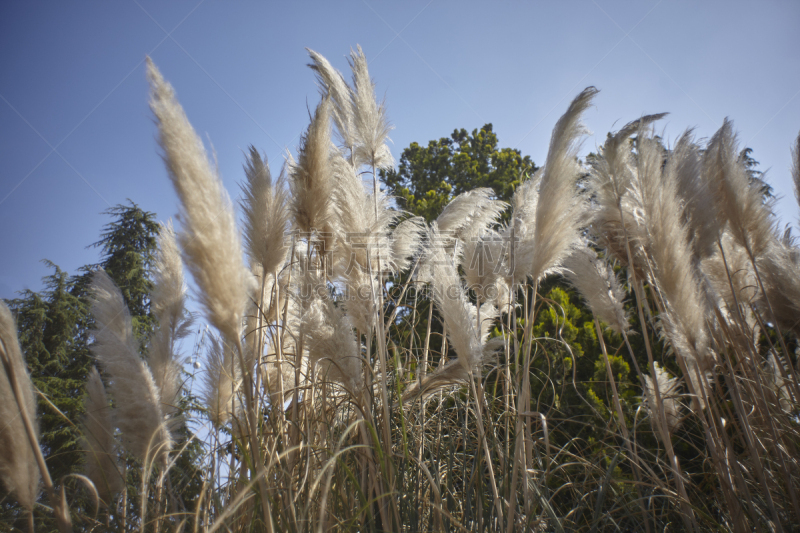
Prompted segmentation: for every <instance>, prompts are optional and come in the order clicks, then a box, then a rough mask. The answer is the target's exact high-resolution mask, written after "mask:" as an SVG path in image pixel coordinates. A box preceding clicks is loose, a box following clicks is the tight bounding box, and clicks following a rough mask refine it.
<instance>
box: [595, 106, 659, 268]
mask: <svg viewBox="0 0 800 533" xmlns="http://www.w3.org/2000/svg"><path fill="white" fill-rule="evenodd" d="M666 115H667V113H659V114H656V115H646V116H643V117H641V118H639V119H637V120H634V121H632V122H630V123H628V124H626V125H625V126H624V127H623V128H622V129H621V130H619V131H618V132H617V133H616V134H614V135H610V134H609V136H608V138H607V139H606V142H605V144H603V147H602V148H601V149H600V150H599V152H600V153H599V155H597V156H595V157H593V158H591V159H590V169H591V172H590V173H589V181H588V187H589V190H590V191H591V194H592V197H593V198H594V201H595V204H596V208H595V209H594V210H593V213H592V215H593V222H592V225H593V226H594V237H595V239H596V240H597V242H598V243H599V244H600V245H601V246H602V247H603V248H605V249H606V250H607V251H608V252H609V253H610V254H611V255H612V256H613V257H614V259H616V260H617V261H618V262H619V263H620V264H622V265H625V266H628V253H627V250H626V246H625V236H626V234H627V236H628V239H630V240H634V239H635V238H636V237H637V236H636V234H635V228H636V226H635V224H634V223H633V218H634V217H633V208H632V206H631V205H630V187H631V183H632V182H633V179H634V173H635V171H636V168H635V162H634V160H633V154H632V151H631V143H630V137H631V136H632V135H633V134H635V133H636V132H637V131H639V128H641V127H644V126H647V125H649V124H651V123H653V122H655V121H657V120H660V119H661V118H663V117H664V116H666ZM620 210H622V215H620ZM621 217H622V218H621ZM623 222H624V226H623ZM631 251H632V253H633V255H634V261H635V262H637V265H636V267H637V271H638V272H639V273H640V274H641V270H642V269H641V265H638V263H639V262H641V260H640V261H637V257H636V256H637V254H636V253H635V248H634V249H632V250H631ZM640 259H641V258H640Z"/></svg>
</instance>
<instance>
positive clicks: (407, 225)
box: [390, 217, 425, 273]
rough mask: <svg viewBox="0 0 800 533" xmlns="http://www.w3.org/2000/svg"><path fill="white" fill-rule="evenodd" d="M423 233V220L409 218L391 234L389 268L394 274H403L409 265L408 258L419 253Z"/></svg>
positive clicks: (420, 218)
mask: <svg viewBox="0 0 800 533" xmlns="http://www.w3.org/2000/svg"><path fill="white" fill-rule="evenodd" d="M424 233H425V219H424V218H422V217H411V218H407V219H406V220H404V221H402V222H400V223H399V224H398V225H397V227H396V228H395V229H394V231H393V232H392V250H391V262H390V268H391V269H392V271H394V272H395V273H399V272H403V271H405V270H407V269H408V267H409V266H410V265H411V261H410V258H412V257H415V256H416V255H417V253H418V252H419V247H420V243H421V242H422V236H423V235H424Z"/></svg>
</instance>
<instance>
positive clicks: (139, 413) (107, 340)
mask: <svg viewBox="0 0 800 533" xmlns="http://www.w3.org/2000/svg"><path fill="white" fill-rule="evenodd" d="M92 315H93V316H94V319H95V324H96V326H95V327H96V331H95V334H94V336H95V342H94V344H93V345H92V355H93V356H94V357H95V358H96V359H97V361H98V362H99V363H100V366H101V367H102V369H103V372H104V373H105V374H106V375H107V376H108V379H109V385H108V389H109V392H110V393H111V397H112V398H113V399H114V403H115V405H116V425H117V427H118V428H119V430H120V433H121V435H122V442H123V444H124V446H125V449H126V450H127V451H128V452H130V453H131V454H132V455H133V456H134V457H136V458H137V459H139V460H140V461H142V462H148V461H153V462H163V461H166V454H167V453H169V452H170V450H171V449H172V446H173V441H172V437H171V436H170V432H169V430H168V428H167V425H166V424H165V420H164V413H163V411H162V409H161V397H160V395H159V391H158V386H157V385H156V382H155V380H154V379H153V374H152V373H151V372H150V369H149V368H148V366H147V365H146V364H145V362H144V361H143V360H142V358H141V356H140V355H139V343H138V341H137V340H136V338H135V337H134V335H133V329H132V327H131V317H130V314H129V313H128V308H127V306H126V305H125V300H124V299H123V297H122V293H120V291H119V289H118V288H117V287H116V286H115V285H114V282H113V281H112V280H111V278H110V277H108V274H106V273H105V272H103V271H99V272H95V273H94V275H93V276H92Z"/></svg>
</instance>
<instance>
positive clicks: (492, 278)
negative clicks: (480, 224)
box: [460, 230, 508, 304]
mask: <svg viewBox="0 0 800 533" xmlns="http://www.w3.org/2000/svg"><path fill="white" fill-rule="evenodd" d="M506 248H507V245H506V242H505V241H504V239H503V237H502V235H500V234H499V233H498V232H496V231H494V230H490V231H487V232H486V233H484V234H482V235H473V236H470V237H469V238H467V240H466V242H465V243H464V247H463V249H462V250H461V257H460V264H461V267H462V269H463V270H464V281H466V283H467V288H468V289H471V290H473V291H474V292H475V297H476V298H477V301H478V303H479V304H480V303H484V302H495V303H501V302H505V301H507V300H508V294H507V291H506V287H507V285H506V284H505V283H504V281H505V280H504V276H505V274H506V266H505V261H506V258H505V253H506Z"/></svg>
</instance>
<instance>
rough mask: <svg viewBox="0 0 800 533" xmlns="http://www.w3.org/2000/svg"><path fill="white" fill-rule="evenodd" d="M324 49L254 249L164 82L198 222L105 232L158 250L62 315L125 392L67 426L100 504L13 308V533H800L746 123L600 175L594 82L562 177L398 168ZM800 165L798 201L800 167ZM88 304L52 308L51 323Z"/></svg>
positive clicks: (248, 223)
mask: <svg viewBox="0 0 800 533" xmlns="http://www.w3.org/2000/svg"><path fill="white" fill-rule="evenodd" d="M310 54H311V58H312V61H313V64H312V68H313V69H314V71H315V73H316V74H317V77H318V81H319V82H320V86H321V87H322V88H323V94H322V98H321V101H320V102H319V104H318V105H317V107H316V109H315V111H314V113H313V116H312V118H311V124H310V125H309V127H308V129H307V131H306V132H305V134H304V136H303V137H302V140H301V143H300V146H299V148H298V153H297V157H296V159H294V158H289V160H288V161H287V163H286V165H285V167H284V169H283V171H282V172H281V173H280V175H279V177H278V178H277V179H273V176H272V174H271V171H270V168H269V165H268V163H267V161H266V160H265V159H264V158H263V157H262V156H261V155H260V154H259V152H258V150H256V149H255V148H252V149H251V150H250V151H249V153H248V156H247V160H246V162H245V166H244V171H245V178H246V179H245V181H244V182H243V184H242V190H243V201H242V205H241V207H242V211H243V215H244V216H243V219H244V227H243V228H242V230H241V237H240V230H239V229H238V228H237V227H236V224H235V220H236V217H235V214H234V210H233V206H232V205H231V203H230V200H229V199H228V196H227V193H226V192H225V190H224V189H223V187H222V184H221V181H220V179H219V177H218V176H217V174H216V170H215V168H216V167H215V165H214V164H213V162H211V161H210V160H209V158H208V156H207V154H206V152H205V149H204V146H203V143H202V141H200V139H199V138H198V136H197V135H196V133H195V132H194V130H193V129H192V127H191V125H190V123H189V121H188V118H187V117H186V115H185V114H184V112H183V109H182V108H181V107H180V104H179V103H178V101H177V100H176V98H175V94H174V91H173V89H172V87H171V86H170V85H169V84H168V83H167V82H166V81H164V79H163V78H162V76H161V74H160V73H159V71H158V70H157V69H156V67H155V66H154V65H153V64H152V63H150V62H148V76H149V79H150V84H151V109H152V111H153V113H154V115H155V118H156V122H157V125H158V130H159V142H160V145H161V148H162V150H163V155H164V160H165V163H166V168H167V172H168V176H169V178H170V181H171V183H172V184H173V186H174V188H175V190H176V192H177V195H178V197H179V199H180V203H181V205H180V210H181V213H180V220H181V227H180V228H179V230H178V231H173V230H172V228H171V227H170V226H166V227H164V228H162V229H161V231H160V233H159V236H158V241H157V253H155V255H144V254H143V253H142V252H141V250H142V249H147V250H151V251H152V250H153V248H152V241H151V240H148V239H135V238H133V237H131V235H134V234H135V235H139V233H137V232H136V231H134V232H133V233H125V232H123V231H122V229H121V228H122V227H127V226H125V224H121V226H120V228H115V227H109V228H107V230H106V233H105V234H104V239H108V238H109V236H110V235H120V236H121V239H122V243H129V244H123V245H122V246H119V247H116V246H108V245H107V244H104V245H103V249H104V250H105V251H106V254H107V256H108V257H114V258H115V260H114V261H113V265H112V263H111V262H109V264H108V265H104V268H103V269H98V270H97V271H96V272H94V273H92V274H91V276H90V277H88V278H85V279H86V283H85V284H84V285H82V287H84V289H83V290H85V291H86V292H84V293H81V294H83V295H85V296H84V299H83V300H81V299H80V298H78V299H77V300H75V302H74V303H72V304H70V305H71V306H72V307H70V305H67V304H59V306H58V309H65V310H67V311H69V310H71V309H75V311H69V312H73V313H74V316H73V315H68V314H67V311H61V315H60V316H65V317H67V316H69V317H71V320H70V321H66V322H64V324H65V325H64V327H65V328H66V330H65V331H67V333H63V334H59V335H62V337H63V338H69V339H80V342H77V341H74V340H73V341H70V342H73V344H74V346H72V345H70V348H69V350H79V352H80V353H81V354H83V355H82V357H85V358H86V357H88V355H86V354H87V353H88V354H91V357H92V358H93V360H94V361H96V363H97V370H99V372H98V371H95V370H89V368H90V365H89V363H88V362H87V363H86V365H85V366H83V367H81V368H82V370H81V372H83V373H82V374H80V375H79V376H78V377H77V378H74V379H75V380H76V381H75V383H74V385H73V386H74V387H75V388H76V390H83V389H84V387H85V390H86V391H87V392H86V395H85V396H83V397H82V398H81V400H82V406H76V407H75V408H74V409H73V410H72V411H70V412H69V414H66V413H65V415H64V416H63V417H62V418H61V420H65V421H68V422H69V423H70V424H69V427H70V429H69V431H70V432H71V433H70V435H72V437H71V438H72V441H75V442H80V443H81V444H79V445H78V447H77V448H73V449H74V450H78V449H80V451H81V452H83V456H84V458H83V462H82V467H81V469H82V470H81V471H82V472H83V473H84V474H85V476H86V477H85V478H81V479H82V480H83V479H85V480H86V485H87V486H89V487H90V488H91V489H92V490H86V489H84V488H81V487H79V485H78V484H75V483H73V482H72V481H71V480H72V479H73V478H74V476H73V477H69V476H66V475H65V473H64V472H67V471H64V472H62V471H59V470H58V469H57V466H56V463H54V462H53V461H52V456H53V453H54V451H53V450H55V448H53V446H54V445H53V444H48V442H55V441H47V440H46V438H47V437H46V435H48V434H49V433H48V432H46V431H45V432H43V433H42V436H43V437H42V441H41V442H42V447H41V448H40V446H38V445H37V442H36V431H35V426H36V424H37V423H42V424H43V427H44V424H46V423H47V420H48V419H47V418H46V416H45V415H44V414H43V413H44V412H45V406H40V407H39V413H40V416H39V417H38V418H37V417H36V416H35V410H36V409H35V408H34V407H33V400H32V398H33V391H34V390H35V389H37V390H39V391H41V392H42V396H43V397H49V396H51V395H52V396H55V393H53V392H48V391H50V390H51V389H46V382H44V381H37V380H42V379H43V376H46V374H47V372H48V370H47V361H48V359H47V358H46V357H44V356H42V355H37V354H41V353H44V352H42V351H41V349H40V348H39V345H40V344H42V343H43V342H44V341H42V342H38V341H36V342H34V340H35V339H37V338H38V337H36V336H35V335H34V333H32V332H36V331H39V330H37V329H36V327H37V326H36V324H38V322H36V320H37V316H39V315H37V313H34V312H27V311H26V309H27V308H26V307H24V306H22V305H21V304H15V305H14V306H13V307H14V308H15V310H16V311H17V318H16V320H17V324H16V326H15V324H14V322H13V320H14V319H13V318H12V317H11V314H10V313H9V312H8V311H7V309H6V308H5V306H2V307H1V308H0V311H2V313H0V339H2V345H0V347H2V350H0V354H2V359H3V364H4V370H5V373H3V374H2V375H0V399H2V401H0V409H3V411H2V412H0V414H3V416H4V419H9V420H13V423H9V424H8V425H7V426H6V427H4V428H2V432H0V439H1V441H2V443H3V445H4V447H6V448H7V449H8V453H6V454H4V456H3V457H0V479H2V480H3V484H4V487H5V488H6V489H7V490H8V492H9V496H8V497H7V498H6V500H4V502H5V505H6V510H7V511H9V513H11V514H10V515H9V516H12V519H19V521H18V522H15V523H14V524H13V527H20V528H24V527H26V526H27V527H28V528H30V529H33V528H34V527H37V526H38V525H40V524H50V523H52V524H55V525H56V526H57V527H58V529H59V530H61V531H69V530H71V529H72V530H74V529H80V530H86V531H91V530H96V531H105V530H108V531H134V530H139V531H207V532H213V531H269V532H273V531H298V532H299V531H444V530H447V531H450V530H459V531H461V530H467V531H505V532H510V531H525V530H536V531H567V530H569V531H573V530H575V531H592V532H593V531H600V530H608V531H616V530H634V531H648V532H649V531H662V530H670V531H672V530H688V531H707V530H708V531H710V530H715V531H716V530H725V531H735V532H745V531H752V530H759V531H762V530H770V531H773V530H774V531H793V530H794V529H793V528H796V526H795V524H797V523H800V515H798V509H800V506H798V503H800V501H799V500H798V497H800V495H798V491H800V471H799V470H798V468H800V464H798V461H799V460H800V449H799V448H798V446H800V439H798V435H799V434H800V432H799V431H798V420H799V418H798V415H799V414H800V402H798V400H800V380H798V374H797V373H796V372H795V367H796V366H797V364H798V360H797V355H796V352H795V350H796V347H797V336H798V334H800V327H799V326H798V320H797V317H798V316H800V314H798V311H800V274H798V273H799V272H800V269H798V258H800V250H798V248H797V247H796V245H795V243H794V242H793V239H792V238H791V235H789V234H788V233H787V234H784V235H779V234H777V233H776V231H775V230H774V228H775V227H776V224H777V223H776V221H775V220H774V217H773V214H772V212H771V210H770V205H769V196H768V195H767V193H768V192H769V190H768V189H767V188H765V187H764V183H763V181H761V178H760V176H758V175H757V174H754V172H755V168H754V163H753V162H752V157H751V155H750V153H749V152H747V151H744V152H740V150H739V147H738V146H737V143H736V138H735V135H734V133H733V127H732V124H731V123H730V122H727V121H726V122H725V124H724V125H723V126H722V128H721V129H720V130H719V131H718V132H717V133H716V134H715V135H714V136H713V137H712V138H711V139H710V140H709V141H708V142H707V143H705V144H703V145H700V144H698V143H697V142H696V141H695V140H694V139H693V137H692V134H691V131H687V133H685V134H684V135H683V136H682V137H681V138H680V139H679V140H678V141H677V142H676V144H675V145H674V146H672V147H670V148H669V149H667V148H665V147H664V145H663V143H662V142H661V140H660V139H658V138H657V137H655V136H654V135H653V133H652V125H653V123H655V122H656V121H658V120H659V119H661V118H662V117H663V115H650V116H646V117H641V118H639V119H638V120H635V121H633V122H631V123H629V124H627V125H626V126H624V127H623V128H622V129H621V130H620V131H618V132H614V133H612V134H609V136H608V138H607V140H606V142H605V143H604V145H603V146H602V148H601V150H600V151H599V153H597V154H592V155H591V156H590V157H588V158H587V161H586V162H585V163H582V162H581V161H580V160H579V159H578V158H577V154H578V149H579V145H580V139H581V136H582V135H583V133H584V128H583V126H582V123H581V116H582V114H583V112H584V111H585V110H586V108H587V107H588V106H589V105H591V102H592V99H593V97H594V95H595V94H596V92H597V91H596V89H594V88H593V87H589V88H587V89H585V90H584V91H582V92H581V93H580V94H579V95H577V96H576V97H575V99H574V100H573V101H572V102H571V104H570V105H569V106H568V108H567V110H566V112H565V113H564V115H563V116H562V117H561V118H560V119H559V120H558V121H557V122H556V124H555V126H554V129H553V134H552V138H551V142H550V147H549V150H548V154H547V158H546V160H545V161H544V164H543V165H542V167H541V168H538V167H537V166H536V165H534V164H533V162H532V161H531V160H530V158H527V157H523V156H522V155H521V154H520V153H519V152H517V151H513V150H508V149H502V150H498V149H497V139H496V137H495V136H494V133H493V132H492V129H491V126H490V125H486V126H484V127H483V128H482V129H481V130H475V131H473V132H472V134H471V135H468V134H467V133H466V132H465V131H464V130H460V131H456V132H454V134H453V136H452V137H451V138H450V139H441V140H440V141H438V142H432V143H430V144H429V145H428V148H421V147H420V146H418V145H412V146H411V147H409V149H408V150H406V151H405V152H404V153H403V158H402V160H401V163H400V167H399V169H398V170H394V169H393V168H392V165H393V161H392V158H391V154H390V152H389V150H388V148H387V147H386V140H387V138H388V137H387V136H388V133H389V132H390V130H391V126H390V124H389V122H388V118H387V115H386V109H385V105H384V104H383V103H380V102H378V101H376V100H375V96H374V90H373V84H372V81H371V79H370V77H369V73H368V71H367V63H366V59H365V57H364V55H363V53H362V52H361V50H360V49H358V50H356V51H354V52H352V54H351V67H352V71H353V78H352V82H351V83H349V84H348V83H347V82H346V81H345V79H344V77H343V76H342V75H341V74H340V73H339V72H338V71H336V70H335V69H333V68H332V67H331V65H330V64H329V63H328V62H327V60H326V59H325V58H324V57H322V56H320V55H319V54H317V53H316V52H313V51H311V52H310ZM334 139H335V140H336V144H334V142H333V140H334ZM798 143H800V138H798ZM794 159H795V168H794V178H795V181H796V183H797V184H798V186H799V188H800V146H798V147H797V148H796V151H795V153H794ZM362 176H366V180H367V183H365V182H364V181H363V180H362ZM382 182H383V184H384V185H385V187H386V190H383V189H382V188H381V183H382ZM389 193H391V194H393V195H395V196H396V197H397V201H396V202H395V201H393V200H392V198H391V196H390V194H389ZM395 205H397V206H399V207H400V208H402V209H404V210H401V209H397V208H395ZM121 213H122V212H120V211H117V212H115V213H114V214H115V215H117V216H118V217H120V218H119V220H138V221H139V223H141V221H142V220H144V219H143V218H142V217H141V216H138V215H137V217H132V218H127V217H122V216H120V215H121ZM112 226H113V224H112ZM145 227H146V228H150V229H147V230H146V231H145V233H147V232H148V231H151V233H147V234H148V235H150V236H153V237H154V236H155V235H154V232H153V231H152V230H154V227H153V226H145ZM126 231H127V230H126ZM130 243H138V244H137V245H136V246H133V245H132V244H130ZM137 246H139V247H138V248H137ZM135 250H139V252H136V251H135ZM137 253H138V254H139V255H136V254H137ZM131 254H133V255H131ZM245 258H246V261H245ZM184 262H185V267H186V269H187V270H188V271H189V272H190V273H191V275H192V277H193V279H194V282H195V284H196V286H197V296H198V301H199V304H200V306H201V307H202V310H203V313H204V317H205V320H206V321H207V322H208V323H209V324H210V328H209V329H207V330H206V331H205V332H204V333H203V335H202V337H201V338H200V339H198V341H197V343H196V351H197V352H198V353H202V354H203V356H204V359H205V361H204V364H202V365H200V366H201V367H202V368H201V371H200V372H199V375H198V377H199V379H198V380H197V388H198V390H195V388H194V387H195V383H196V381H195V379H194V376H192V377H191V379H186V375H185V373H184V372H185V371H184V369H183V364H184V361H183V359H182V358H181V357H179V355H178V353H179V352H180V350H179V347H180V342H181V339H183V338H185V337H186V335H187V334H188V332H189V327H190V326H189V324H190V323H191V317H190V316H189V315H188V313H187V312H186V310H185V298H186V297H185V288H184V280H183V270H184ZM64 279H66V278H64V276H63V273H60V271H58V270H56V275H54V277H53V282H52V283H51V284H50V285H49V286H48V287H49V288H48V291H49V292H47V293H46V294H45V296H44V297H41V296H38V295H28V297H29V298H30V299H31V301H32V302H34V301H35V298H34V296H36V297H37V298H39V300H41V301H47V302H50V301H51V300H53V298H54V296H53V295H55V294H61V292H58V291H62V289H59V288H58V287H59V285H58V283H57V282H58V280H62V282H61V283H62V284H63V283H64V282H63V280H64ZM136 280H138V281H136ZM144 280H146V284H145V281H144ZM87 285H88V287H87ZM62 292H63V291H62ZM60 298H62V300H64V301H66V302H67V303H69V302H72V300H66V299H65V297H63V296H62V297H60ZM79 304H80V305H79ZM36 305H39V306H41V305H42V304H40V303H37V304H36ZM31 306H33V307H31V309H38V308H37V307H35V306H34V305H33V304H31ZM86 309H91V320H93V321H94V323H93V327H92V328H91V329H88V330H87V328H89V322H88V320H89V319H88V315H86V311H85V310H86ZM15 327H16V328H18V329H16V331H18V332H19V333H18V334H17V333H15ZM73 328H77V329H73ZM87 331H88V333H82V332H87ZM81 335H83V336H81ZM62 337H59V338H62ZM18 338H19V339H20V340H21V341H22V346H23V349H24V351H25V353H26V356H27V359H28V365H27V369H29V370H30V374H29V373H28V370H26V366H25V365H24V364H23V361H22V350H21V349H20V347H19V345H18V344H17V339H18ZM31 339H34V340H31ZM44 344H45V345H46V344H47V343H46V342H44ZM37 350H39V351H37ZM64 350H66V348H64V349H62V350H61V351H62V352H63V351H64ZM47 353H48V354H51V353H61V352H59V351H58V350H53V351H51V350H50V348H48V351H47ZM76 353H78V352H76ZM84 361H89V359H84ZM60 364H63V363H60ZM29 376H30V377H29ZM86 382H88V384H87V385H83V383H86ZM34 387H35V389H34ZM195 395H197V396H198V397H199V398H200V399H199V400H198V401H197V402H195V400H194V398H195ZM74 397H75V396H73V398H74ZM81 409H82V410H83V411H84V412H85V414H83V415H81ZM9 413H10V414H11V415H13V416H9ZM195 415H196V416H195ZM198 422H200V423H202V424H204V427H203V428H202V429H200V428H199V427H198V425H197V424H198ZM192 429H194V430H196V431H197V434H199V435H201V436H202V438H201V439H198V438H195V437H194V436H193V435H192ZM78 439H79V440H78ZM57 446H60V444H57ZM42 452H45V453H46V454H47V455H48V461H45V460H44V457H43V455H42ZM70 464H71V465H74V464H76V463H70ZM71 468H72V467H71ZM69 472H74V470H69ZM40 478H41V484H42V486H43V488H44V492H45V494H46V497H47V499H46V500H43V502H42V504H38V507H36V512H35V513H33V512H31V510H32V509H33V508H34V500H35V494H36V493H37V492H38V490H39V484H40ZM80 495H83V497H84V498H85V500H86V502H87V503H83V504H79V505H75V502H76V501H78V498H79V496H80ZM12 501H13V502H18V505H17V504H16V503H12ZM44 502H47V503H48V504H49V507H50V510H49V511H48V514H47V518H45V517H43V516H40V515H41V514H42V513H40V510H42V509H43V504H44ZM10 520H11V519H10ZM48 520H49V521H50V522H47V521H48ZM7 524H8V526H9V527H12V522H11V521H9V522H7Z"/></svg>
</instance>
